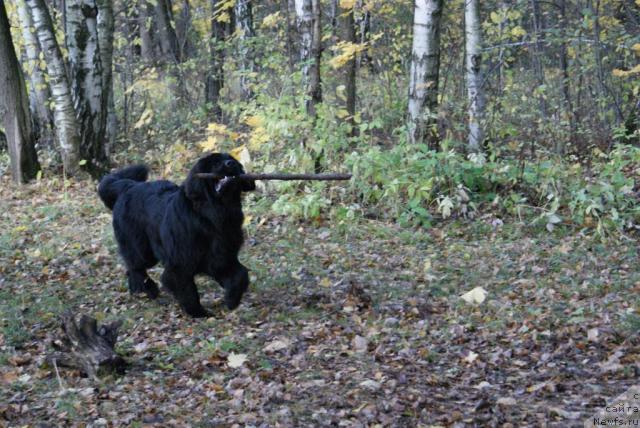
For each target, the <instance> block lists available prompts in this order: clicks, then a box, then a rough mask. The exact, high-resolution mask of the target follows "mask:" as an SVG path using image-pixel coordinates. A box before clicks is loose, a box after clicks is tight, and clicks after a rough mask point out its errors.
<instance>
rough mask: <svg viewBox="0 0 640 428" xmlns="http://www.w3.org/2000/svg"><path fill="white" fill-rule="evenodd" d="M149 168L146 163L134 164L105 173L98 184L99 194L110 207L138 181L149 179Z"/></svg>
mask: <svg viewBox="0 0 640 428" xmlns="http://www.w3.org/2000/svg"><path fill="white" fill-rule="evenodd" d="M148 176H149V168H148V167H147V166H146V165H134V166H129V167H127V168H124V169H121V170H120V171H116V172H112V173H111V174H108V175H105V176H104V177H103V178H102V180H100V184H99V185H98V195H100V199H102V202H104V204H105V205H106V206H107V208H109V209H110V210H112V209H113V206H114V205H115V204H116V201H117V200H118V196H120V195H121V194H122V193H123V192H126V191H127V190H128V189H129V188H130V187H131V186H133V185H134V184H136V183H138V182H142V181H147V177H148Z"/></svg>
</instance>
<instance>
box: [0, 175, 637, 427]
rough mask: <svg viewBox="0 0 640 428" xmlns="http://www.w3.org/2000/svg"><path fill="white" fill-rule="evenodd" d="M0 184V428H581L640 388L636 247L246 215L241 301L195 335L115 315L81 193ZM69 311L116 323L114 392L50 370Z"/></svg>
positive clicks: (102, 219)
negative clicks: (568, 427) (118, 360)
mask: <svg viewBox="0 0 640 428" xmlns="http://www.w3.org/2000/svg"><path fill="white" fill-rule="evenodd" d="M3 180H5V179H3ZM0 184H1V185H2V186H1V188H0V203H1V205H2V207H1V208H2V209H1V210H0V319H1V324H0V361H2V364H0V425H1V426H5V425H6V426H22V425H37V424H38V423H39V422H47V423H49V424H53V425H85V424H87V425H93V426H129V425H131V424H144V425H151V426H185V425H207V426H209V425H228V426H232V425H234V424H237V425H238V426H243V425H252V426H292V425H314V426H325V425H326V426H331V425H338V426H375V425H377V426H399V425H400V426H403V425H408V426H413V425H423V426H429V425H456V426H457V425H459V426H463V425H467V424H475V425H503V426H538V425H556V424H557V425H561V424H576V423H578V421H579V420H581V419H580V418H584V417H586V416H588V415H590V414H592V413H594V412H595V411H596V410H597V409H598V408H599V407H601V406H603V405H604V404H605V403H606V402H607V400H609V399H611V398H612V397H615V396H617V395H619V394H620V393H621V392H623V391H624V390H625V389H627V388H628V387H629V386H631V385H634V384H637V382H638V379H637V377H638V360H639V358H640V357H639V355H640V352H639V351H640V349H639V341H638V337H637V334H636V332H637V330H638V327H640V318H639V315H638V297H637V296H638V295H639V294H638V291H640V274H639V273H638V272H637V270H636V268H635V265H636V264H637V252H636V248H635V245H634V243H633V242H628V241H620V242H609V243H602V242H596V241H593V240H591V239H588V238H586V237H584V236H581V235H579V234H577V233H576V234H570V233H567V234H564V235H562V234H561V233H558V231H557V230H556V232H555V234H550V233H548V232H545V231H540V230H534V229H532V228H526V227H522V225H519V224H514V225H510V224H509V223H508V222H506V221H505V223H504V224H502V225H501V227H500V228H495V227H492V226H491V225H489V224H488V225H486V227H484V226H483V224H482V222H481V221H476V222H475V223H455V222H449V223H445V224H443V225H439V226H438V227H436V228H434V229H432V230H427V231H424V232H419V231H406V230H402V229H399V228H397V227H396V226H393V225H390V224H384V223H380V222H376V221H362V222H359V223H358V224H354V225H353V227H351V228H350V229H349V231H348V232H344V231H340V230H339V229H336V228H332V226H331V224H330V222H329V221H328V220H325V223H324V224H322V221H320V224H318V223H317V222H316V223H314V224H302V225H300V224H293V223H292V222H289V221H287V220H286V219H284V218H279V217H276V216H268V215H262V216H260V214H253V213H252V214H253V215H254V216H255V217H257V218H256V219H255V221H252V222H250V224H249V225H248V226H247V233H248V235H249V238H250V239H248V240H247V242H248V244H247V246H246V247H245V249H244V250H243V253H242V258H243V260H244V261H245V262H246V263H247V265H248V266H249V267H250V268H251V280H252V286H251V287H252V288H251V290H250V293H249V294H248V295H247V298H246V300H244V301H243V303H242V305H241V306H240V308H239V309H238V310H237V311H235V312H228V311H226V310H225V309H223V308H222V305H221V302H220V293H219V291H218V290H217V288H218V287H217V286H216V285H215V284H214V283H213V282H212V281H210V280H206V279H198V282H199V283H200V284H203V285H202V286H201V287H200V289H201V290H202V291H203V296H202V297H203V301H204V302H205V305H206V306H208V307H209V308H213V312H214V315H215V316H214V317H213V318H210V319H207V320H192V319H190V318H188V317H185V316H184V315H182V313H181V312H180V311H179V309H178V308H177V306H176V305H175V303H173V301H172V300H170V299H161V300H160V301H149V300H146V299H144V298H143V299H141V298H137V297H136V298H134V297H131V296H129V294H128V292H127V287H126V283H125V280H124V273H123V268H122V266H121V265H120V261H119V259H118V257H117V252H116V248H115V243H114V240H113V236H112V233H111V228H110V216H109V214H108V212H106V211H105V210H104V209H102V207H101V206H100V205H99V204H98V202H97V200H96V197H95V194H94V187H95V186H94V185H93V184H91V183H85V182H71V183H69V184H68V185H67V186H66V187H65V186H63V185H62V183H59V182H54V181H48V182H47V181H46V180H43V181H42V182H41V183H37V184H33V185H28V186H23V187H21V188H16V187H13V186H11V185H9V183H8V182H4V181H3V182H2V183H0ZM247 211H249V212H250V211H251V206H249V207H248V208H247ZM556 229H557V228H556ZM318 230H322V232H320V233H319V232H318ZM160 272H161V270H160V269H157V268H156V269H154V270H152V271H151V275H152V276H153V277H154V278H156V279H157V278H158V276H159V274H160ZM474 290H475V291H474ZM465 293H467V294H465ZM469 293H471V295H469ZM465 295H467V296H468V297H469V299H468V301H469V302H470V303H471V304H469V303H467V302H466V301H465V300H467V299H465V298H464V296H465ZM461 296H463V297H462V298H461ZM65 308H70V309H73V310H76V311H78V312H84V313H88V314H90V315H92V316H95V317H96V318H97V319H98V320H99V321H102V320H107V321H110V320H113V319H122V320H123V321H124V322H125V324H124V326H123V327H122V334H121V338H120V340H119V342H118V344H117V346H116V349H117V350H118V352H119V353H120V354H121V355H122V356H123V357H124V358H125V359H126V360H127V361H128V362H129V367H128V369H127V371H126V373H125V374H124V375H122V376H117V375H106V376H105V377H103V378H102V379H101V380H100V381H99V382H96V381H92V380H90V379H87V378H83V377H82V376H80V373H78V372H76V371H73V370H68V369H64V368H61V367H50V366H48V365H47V364H46V362H45V356H46V354H47V352H49V350H50V346H49V343H50V342H51V341H52V340H55V339H56V338H58V337H59V331H58V329H59V326H58V316H59V314H60V313H61V312H62V311H63V310H64V309H65Z"/></svg>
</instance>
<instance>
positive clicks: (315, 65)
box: [295, 0, 322, 118]
mask: <svg viewBox="0 0 640 428" xmlns="http://www.w3.org/2000/svg"><path fill="white" fill-rule="evenodd" d="M295 6H296V24H297V27H298V33H299V34H300V61H301V62H302V84H303V86H304V87H305V93H306V96H307V99H306V100H305V107H306V111H307V114H308V115H309V116H310V117H314V118H315V117H316V105H317V104H319V103H321V102H322V88H321V86H320V57H321V55H322V50H321V43H322V34H321V31H320V29H321V26H320V0H295Z"/></svg>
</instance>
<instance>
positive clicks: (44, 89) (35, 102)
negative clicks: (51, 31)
mask: <svg viewBox="0 0 640 428" xmlns="http://www.w3.org/2000/svg"><path fill="white" fill-rule="evenodd" d="M17 9H18V17H19V18H20V28H21V29H22V40H23V41H24V50H25V54H26V61H27V66H28V70H29V72H28V73H27V75H28V77H29V81H30V84H31V85H30V89H31V90H30V92H29V101H30V105H31V111H32V113H34V114H35V118H36V120H34V123H35V124H37V128H38V130H37V131H38V132H37V134H39V138H42V137H45V136H48V135H47V134H49V133H50V132H51V130H52V127H53V112H52V111H51V109H50V108H49V98H50V97H51V91H50V90H49V84H48V83H47V81H46V79H45V75H44V72H43V71H42V69H41V68H40V54H41V53H42V49H40V43H39V42H38V38H37V36H36V35H35V34H34V33H33V18H32V17H31V11H30V10H29V8H28V7H27V5H26V4H25V3H24V1H18V2H17ZM43 134H44V135H43Z"/></svg>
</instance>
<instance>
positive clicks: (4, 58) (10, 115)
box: [0, 2, 40, 183]
mask: <svg viewBox="0 0 640 428" xmlns="http://www.w3.org/2000/svg"><path fill="white" fill-rule="evenodd" d="M0 93H1V94H2V96H1V97H0V119H1V120H2V125H3V126H4V128H5V132H6V138H7V145H8V149H9V157H10V160H11V176H12V178H13V180H14V181H15V182H17V183H22V182H26V181H28V180H29V179H31V178H33V177H35V176H36V174H37V173H38V171H39V170H40V165H39V164H38V157H37V155H36V149H35V135H34V133H33V129H32V128H31V114H30V112H29V98H28V96H27V89H26V87H25V83H24V76H23V75H22V70H21V69H20V64H19V63H18V58H17V57H16V52H15V50H14V48H13V40H12V38H11V31H10V27H9V19H8V18H7V11H6V10H5V7H4V3H3V2H0Z"/></svg>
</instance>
